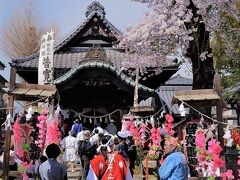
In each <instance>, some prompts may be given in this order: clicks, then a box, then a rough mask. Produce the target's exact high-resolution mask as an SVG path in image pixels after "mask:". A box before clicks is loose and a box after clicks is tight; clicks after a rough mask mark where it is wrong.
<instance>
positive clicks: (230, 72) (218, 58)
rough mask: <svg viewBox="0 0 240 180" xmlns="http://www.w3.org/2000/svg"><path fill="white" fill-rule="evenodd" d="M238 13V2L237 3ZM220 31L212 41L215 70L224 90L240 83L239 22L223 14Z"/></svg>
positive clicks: (239, 7)
mask: <svg viewBox="0 0 240 180" xmlns="http://www.w3.org/2000/svg"><path fill="white" fill-rule="evenodd" d="M238 10H239V13H240V1H239V3H238ZM221 20H222V21H221V28H220V29H221V31H218V32H216V33H215V34H214V38H213V41H212V47H213V54H214V60H215V67H216V70H217V71H218V72H219V73H221V75H222V84H223V86H224V88H228V87H231V86H234V85H236V84H237V83H238V82H240V22H239V20H237V18H235V17H233V16H231V15H229V14H228V13H226V12H224V13H222V14H221Z"/></svg>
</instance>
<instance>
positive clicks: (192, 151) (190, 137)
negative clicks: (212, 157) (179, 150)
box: [184, 120, 207, 166]
mask: <svg viewBox="0 0 240 180" xmlns="http://www.w3.org/2000/svg"><path fill="white" fill-rule="evenodd" d="M199 126H200V123H199V120H195V121H192V122H189V123H187V125H186V126H185V134H184V135H185V142H186V144H185V153H186V155H187V157H188V162H189V164H190V165H193V166H195V165H197V159H196V154H197V152H196V143H195V140H196V137H195V133H196V131H197V129H198V128H199ZM203 126H204V128H207V124H206V123H203Z"/></svg>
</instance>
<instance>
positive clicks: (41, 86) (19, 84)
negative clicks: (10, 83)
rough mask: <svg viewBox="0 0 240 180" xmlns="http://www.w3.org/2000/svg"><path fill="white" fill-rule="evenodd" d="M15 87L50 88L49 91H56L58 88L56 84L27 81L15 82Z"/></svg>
mask: <svg viewBox="0 0 240 180" xmlns="http://www.w3.org/2000/svg"><path fill="white" fill-rule="evenodd" d="M14 85H15V87H17V88H26V89H27V88H30V89H36V90H41V89H44V90H49V91H54V90H56V86H55V85H39V84H27V83H15V84H14Z"/></svg>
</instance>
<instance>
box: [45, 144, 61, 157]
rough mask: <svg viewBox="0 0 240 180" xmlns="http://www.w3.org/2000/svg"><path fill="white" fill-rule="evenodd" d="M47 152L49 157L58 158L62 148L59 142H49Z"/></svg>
mask: <svg viewBox="0 0 240 180" xmlns="http://www.w3.org/2000/svg"><path fill="white" fill-rule="evenodd" d="M46 154H47V156H48V158H54V159H56V158H57V157H58V156H59V154H60V148H59V146H58V145H57V144H54V143H53V144H49V145H48V146H47V148H46Z"/></svg>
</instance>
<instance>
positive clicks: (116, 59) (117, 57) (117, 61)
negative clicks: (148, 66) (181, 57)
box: [13, 48, 175, 69]
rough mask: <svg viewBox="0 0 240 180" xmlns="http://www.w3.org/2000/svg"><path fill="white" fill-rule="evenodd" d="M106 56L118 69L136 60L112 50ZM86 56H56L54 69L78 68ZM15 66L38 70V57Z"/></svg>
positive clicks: (166, 65)
mask: <svg viewBox="0 0 240 180" xmlns="http://www.w3.org/2000/svg"><path fill="white" fill-rule="evenodd" d="M106 55H107V59H106V61H109V62H111V63H113V64H114V65H115V66H116V67H118V68H120V67H122V64H124V62H129V61H131V60H132V59H133V58H135V56H134V55H133V54H128V53H124V52H121V51H119V50H116V49H111V48H110V49H106ZM85 56H86V51H81V52H69V53H67V52H66V53H58V54H54V67H55V69H71V68H73V67H76V66H77V65H78V64H79V63H80V62H82V61H83V59H84V57H85ZM13 65H15V66H17V67H25V68H37V67H38V55H35V56H32V57H29V58H26V59H22V60H15V61H13ZM174 65H175V64H173V63H172V62H167V61H163V62H162V64H161V66H162V67H169V66H174Z"/></svg>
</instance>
